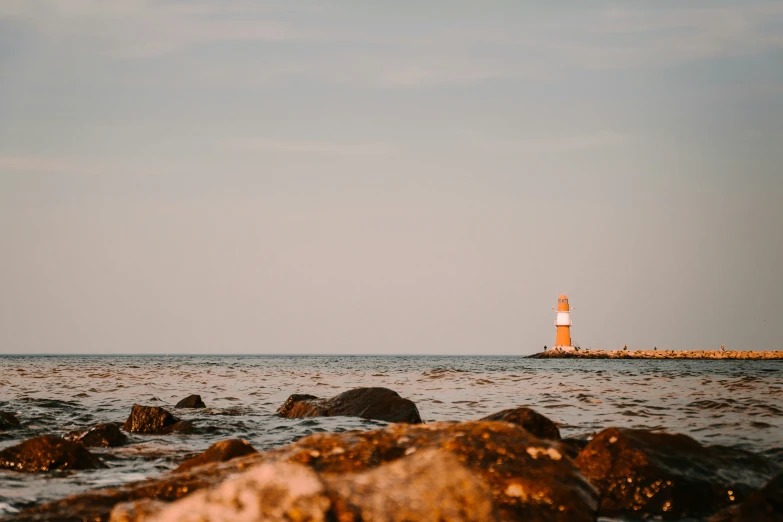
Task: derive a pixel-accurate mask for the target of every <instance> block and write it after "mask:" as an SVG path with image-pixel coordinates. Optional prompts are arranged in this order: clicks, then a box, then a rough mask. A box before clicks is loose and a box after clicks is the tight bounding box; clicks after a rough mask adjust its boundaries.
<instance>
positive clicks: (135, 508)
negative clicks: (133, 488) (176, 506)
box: [109, 500, 169, 522]
mask: <svg viewBox="0 0 783 522" xmlns="http://www.w3.org/2000/svg"><path fill="white" fill-rule="evenodd" d="M168 505H169V504H166V503H165V502H159V501H157V500H137V501H134V502H123V503H122V504H117V505H116V506H114V509H112V511H111V515H109V522H152V521H153V520H155V518H157V516H158V514H159V513H160V512H161V511H162V510H163V508H165V507H166V506H168Z"/></svg>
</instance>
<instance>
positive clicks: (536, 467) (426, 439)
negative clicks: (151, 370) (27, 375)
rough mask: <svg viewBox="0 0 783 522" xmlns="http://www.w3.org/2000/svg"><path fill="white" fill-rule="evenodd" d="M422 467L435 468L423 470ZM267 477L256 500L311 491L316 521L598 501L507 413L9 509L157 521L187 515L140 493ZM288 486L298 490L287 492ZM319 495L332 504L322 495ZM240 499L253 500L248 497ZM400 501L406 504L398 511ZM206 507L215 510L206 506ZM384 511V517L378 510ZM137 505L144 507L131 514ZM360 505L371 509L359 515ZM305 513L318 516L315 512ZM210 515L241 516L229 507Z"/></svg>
mask: <svg viewBox="0 0 783 522" xmlns="http://www.w3.org/2000/svg"><path fill="white" fill-rule="evenodd" d="M402 459H405V460H404V461H403V460H402ZM284 464H285V465H287V466H292V467H285V469H286V470H289V471H288V472H287V473H288V474H285V473H284V474H280V472H281V470H282V469H283V468H281V467H279V466H283V465H284ZM265 465H268V466H273V467H274V468H266V469H267V470H270V469H274V470H277V471H276V472H275V473H272V472H271V471H262V470H261V469H259V467H263V466H265ZM392 465H393V466H392ZM428 468H432V469H433V470H435V471H438V470H440V472H435V473H433V472H428V471H427V469H428ZM463 468H464V469H463ZM238 472H248V473H251V472H252V474H251V475H249V476H245V478H246V479H247V480H245V481H244V482H242V483H240V484H236V483H235V484H234V485H233V486H231V487H227V488H226V489H223V490H221V489H220V488H221V487H222V486H220V484H221V483H222V482H224V481H225V480H226V479H227V478H228V477H230V476H231V477H233V476H236V474H237V473H238ZM297 476H301V477H303V478H302V480H301V481H299V480H292V479H293V477H297ZM254 477H255V478H254ZM263 477H268V479H263ZM307 477H309V478H307ZM417 477H418V478H417ZM239 478H241V476H240V477H239ZM265 480H270V481H272V482H274V481H277V483H280V482H281V481H284V482H285V484H286V485H285V486H280V487H278V488H276V489H275V490H276V491H281V494H280V495H270V496H265V497H263V498H264V499H265V502H263V504H264V505H263V506H257V509H268V510H273V512H275V513H285V512H286V510H287V509H289V508H288V507H286V506H291V505H294V506H297V505H299V504H297V502H298V500H297V498H300V497H302V496H304V497H307V498H306V499H304V498H300V500H302V502H303V504H302V506H303V507H302V509H310V508H313V509H315V508H316V507H317V509H319V510H321V511H319V512H320V513H322V515H319V516H321V518H320V519H321V520H345V521H350V520H356V521H358V520H431V519H432V518H431V517H430V515H431V514H432V513H455V512H456V513H462V514H464V516H465V517H466V518H465V519H466V520H474V519H476V520H479V519H482V518H481V517H484V518H483V519H484V520H493V519H497V520H528V521H533V522H543V521H563V522H571V521H573V522H577V521H579V522H581V521H585V522H588V521H594V520H595V517H596V512H597V508H598V495H597V492H596V491H595V488H594V487H593V486H592V485H590V484H589V483H588V482H587V480H586V479H585V478H584V477H583V476H582V474H581V473H580V472H579V471H578V470H577V468H576V467H575V465H574V463H573V461H572V460H571V459H569V458H568V457H566V456H564V455H563V454H562V453H561V452H560V450H559V443H558V442H556V441H546V440H543V439H539V438H537V437H535V436H533V435H532V434H530V433H529V432H527V431H526V430H524V429H523V428H521V427H519V426H515V425H512V424H510V423H507V422H493V421H475V422H462V423H455V422H439V423H433V424H419V425H412V424H404V423H400V424H393V425H390V426H388V427H386V428H383V429H380V430H374V431H367V432H357V431H353V432H344V433H319V434H315V435H310V436H308V437H305V438H303V439H301V440H299V441H297V442H295V443H293V444H290V445H288V446H285V447H283V448H279V449H276V450H272V451H268V452H265V453H259V454H253V455H248V456H245V457H239V458H235V459H232V460H230V461H228V462H223V463H208V464H204V465H202V466H199V467H196V468H192V469H190V470H186V471H182V472H180V473H175V474H169V475H166V476H164V477H162V478H159V479H153V480H148V481H144V482H138V483H133V484H128V485H124V486H121V487H117V488H107V489H102V490H95V491H91V492H86V493H82V494H78V495H73V496H70V497H68V498H65V499H63V500H60V501H56V502H51V503H48V504H43V505H40V506H36V507H33V508H30V509H27V510H25V511H23V512H21V513H19V514H17V515H15V520H17V521H32V520H38V521H41V520H57V519H66V520H67V519H90V520H93V519H97V520H106V519H107V518H108V516H109V513H110V512H111V511H112V509H114V507H115V506H117V504H120V503H123V502H135V503H136V504H131V505H129V506H124V507H122V506H117V510H116V511H115V514H114V516H113V520H116V521H119V520H125V521H138V522H141V521H142V520H156V519H157V518H144V517H145V516H148V515H144V513H151V512H154V513H158V512H159V514H160V516H161V517H163V516H164V515H165V516H166V517H169V516H171V517H173V518H161V520H190V519H188V518H176V517H175V516H174V515H171V513H182V511H176V508H175V506H177V504H176V503H174V504H171V505H170V506H163V505H159V504H155V505H152V506H150V505H149V504H146V503H145V502H140V501H145V500H153V501H158V502H164V503H167V502H172V501H175V500H177V499H180V498H182V497H186V496H188V495H190V494H191V493H193V492H194V491H197V490H205V493H203V494H200V495H199V497H194V498H195V499H199V500H198V503H197V504H194V505H199V506H206V504H215V503H217V504H222V508H221V509H228V508H226V504H229V503H231V502H232V501H231V498H234V496H232V495H235V493H233V492H236V491H237V489H238V488H245V486H243V485H242V484H249V483H250V482H255V483H256V485H255V486H254V485H250V486H248V487H251V488H252V487H258V488H260V490H261V491H268V490H267V489H265V488H266V487H267V486H265V484H268V483H266V482H264V481H265ZM303 483H309V484H314V485H313V486H312V487H311V488H309V489H306V490H305V491H304V492H303V490H302V489H296V488H297V487H298V485H301V484H303ZM319 484H320V485H319ZM406 484H407V485H408V486H407V487H403V485H406ZM425 484H426V487H425V486H424V485H425ZM415 485H418V487H413V486H415ZM269 487H272V486H269ZM206 488H210V493H206ZM281 488H282V489H281ZM362 488H364V489H362ZM293 489H296V491H293V492H288V490H293ZM244 491H247V489H244ZM308 491H309V492H311V493H312V494H310V493H307V492H308ZM318 491H323V494H320V493H317V492H318ZM359 492H363V493H362V494H359ZM434 492H438V494H434ZM248 494H249V493H248ZM224 495H225V496H224ZM319 495H321V496H322V497H323V498H325V499H326V500H328V504H327V502H325V501H318V500H317V498H319ZM314 497H316V498H314ZM360 497H366V498H364V499H363V498H360ZM220 498H223V499H224V501H221V500H219V499H220ZM246 498H260V497H253V496H250V497H246ZM286 499H288V500H286ZM186 500H187V499H186ZM441 501H443V502H441ZM183 502H184V501H183ZM191 502H196V500H193V501H191ZM245 503H246V504H247V502H245ZM255 503H256V504H261V503H260V502H255ZM488 503H489V505H490V506H491V509H490V508H488V507H487V504H488ZM180 506H181V505H180ZM313 506H315V507H313ZM191 507H192V506H191ZM246 507H247V508H248V509H249V508H250V506H249V504H248V505H247V506H246ZM414 507H415V509H416V510H417V511H418V510H420V511H421V515H420V516H419V517H418V518H417V517H415V514H413V511H412V510H413V508H414ZM169 509H171V510H173V511H168V510H169ZM180 509H182V508H180ZM188 509H190V508H188ZM291 509H292V508H291ZM405 509H408V510H409V511H399V510H405ZM163 510H165V511H163ZM365 510H367V511H365ZM395 510H397V511H395ZM203 512H204V513H212V511H209V510H208V508H207V507H204V511H203ZM382 512H386V513H387V515H385V516H386V517H388V518H383V517H384V515H382ZM407 512H410V513H411V515H410V516H411V518H405V517H402V518H393V517H392V513H407ZM134 513H139V514H140V515H139V516H138V517H136V518H133V517H134V516H135V515H134ZM363 513H372V514H373V516H372V518H364V515H363ZM376 514H377V516H375V515H376ZM182 516H185V515H182ZM216 516H217V515H216ZM281 516H282V515H281ZM338 516H339V517H341V518H338ZM470 517H479V518H470ZM292 519H293V518H292ZM302 519H307V518H302ZM310 519H312V520H319V518H317V517H315V516H314V517H312V518H310ZM457 519H459V518H457ZM210 520H241V519H240V518H233V516H231V517H229V518H213V519H210ZM273 520H274V519H273ZM279 520H283V518H279Z"/></svg>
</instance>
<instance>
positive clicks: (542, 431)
mask: <svg viewBox="0 0 783 522" xmlns="http://www.w3.org/2000/svg"><path fill="white" fill-rule="evenodd" d="M481 420H485V421H503V422H510V423H512V424H516V425H517V426H522V427H523V428H525V429H526V430H527V431H529V432H530V433H532V434H533V435H535V436H536V437H539V438H542V439H551V440H560V430H559V429H557V425H555V423H554V422H552V421H551V420H549V419H547V418H546V417H544V416H543V415H541V414H540V413H538V412H536V411H534V410H531V409H530V408H512V409H510V410H503V411H500V412H498V413H493V414H492V415H489V416H487V417H484V418H483V419H481Z"/></svg>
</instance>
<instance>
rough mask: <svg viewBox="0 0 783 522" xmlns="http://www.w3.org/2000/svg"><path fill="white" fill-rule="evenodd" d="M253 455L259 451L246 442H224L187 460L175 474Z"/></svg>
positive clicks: (236, 440)
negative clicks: (210, 463)
mask: <svg viewBox="0 0 783 522" xmlns="http://www.w3.org/2000/svg"><path fill="white" fill-rule="evenodd" d="M252 453H258V450H256V449H255V448H254V447H253V446H251V445H250V443H248V442H247V441H246V440H240V439H229V440H222V441H220V442H216V443H215V444H213V445H212V446H210V447H209V448H207V450H206V451H205V452H204V453H202V454H200V455H196V456H195V457H193V458H192V459H188V460H186V461H185V462H183V463H182V464H180V465H179V466H178V467H177V469H175V470H174V472H175V473H177V472H180V471H185V470H186V469H190V468H195V467H196V466H201V465H202V464H206V463H208V462H225V461H227V460H231V459H235V458H237V457H244V456H245V455H250V454H252Z"/></svg>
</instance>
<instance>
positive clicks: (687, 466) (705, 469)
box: [575, 428, 779, 519]
mask: <svg viewBox="0 0 783 522" xmlns="http://www.w3.org/2000/svg"><path fill="white" fill-rule="evenodd" d="M575 463H576V466H577V467H578V468H579V469H580V470H581V471H582V473H583V474H584V475H585V476H586V477H587V478H588V479H589V480H590V482H592V483H593V485H595V486H596V487H597V488H598V490H599V492H600V494H601V505H600V510H599V512H600V514H601V515H603V516H608V517H613V516H621V515H631V516H633V517H640V518H641V517H649V516H660V517H663V518H664V519H676V518H683V517H689V516H690V517H699V516H705V515H709V514H710V513H713V512H715V511H716V510H717V509H719V508H721V507H723V506H726V505H728V504H731V503H732V502H737V501H740V500H741V499H743V498H744V497H745V496H746V495H747V494H748V493H750V492H751V491H752V490H753V489H756V488H760V487H761V486H762V485H763V484H764V483H765V482H766V481H767V480H769V479H770V478H771V477H772V476H774V475H775V474H776V473H777V472H778V471H779V467H778V466H777V465H776V464H774V463H773V462H771V461H770V460H768V459H765V458H763V457H761V456H758V455H755V454H753V453H750V452H746V451H742V450H738V449H733V448H726V447H720V446H702V445H701V444H699V443H698V442H696V441H695V440H693V439H692V438H690V437H688V436H685V435H675V434H669V433H656V432H651V431H647V430H631V429H618V428H608V429H606V430H604V431H602V432H600V433H599V434H598V435H596V437H595V438H594V439H593V440H592V441H590V443H589V444H588V445H587V446H586V447H585V449H584V450H582V452H581V453H580V454H579V456H578V457H577V458H576V460H575Z"/></svg>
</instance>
